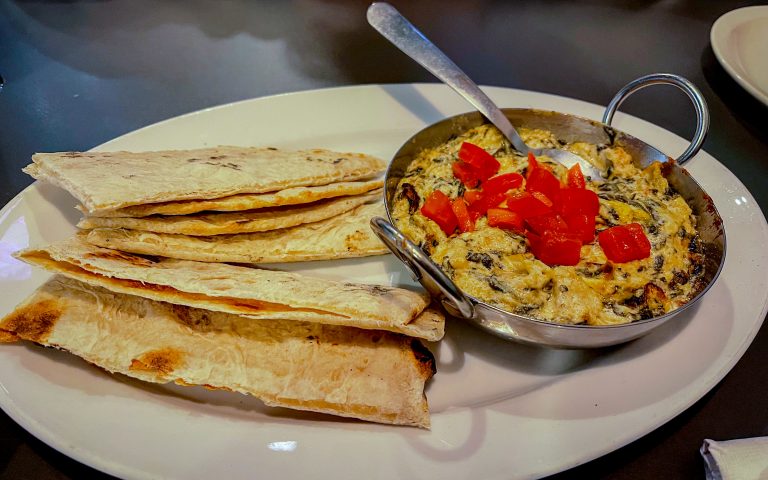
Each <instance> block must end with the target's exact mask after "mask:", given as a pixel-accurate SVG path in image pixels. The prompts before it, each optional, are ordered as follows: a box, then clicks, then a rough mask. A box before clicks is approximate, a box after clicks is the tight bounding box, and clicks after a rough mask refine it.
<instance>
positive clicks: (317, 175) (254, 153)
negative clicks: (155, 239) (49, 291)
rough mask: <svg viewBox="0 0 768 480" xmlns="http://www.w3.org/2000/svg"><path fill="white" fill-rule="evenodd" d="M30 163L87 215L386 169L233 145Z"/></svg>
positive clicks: (42, 156) (343, 157)
mask: <svg viewBox="0 0 768 480" xmlns="http://www.w3.org/2000/svg"><path fill="white" fill-rule="evenodd" d="M32 162H33V164H32V165H28V166H27V167H25V168H24V171H25V172H26V173H28V174H30V175H32V176H33V177H35V178H36V179H38V180H43V181H47V182H50V183H53V184H54V185H57V186H60V187H62V188H64V189H66V190H67V191H68V192H69V193H70V194H72V195H73V196H74V197H75V198H77V199H78V200H79V201H80V203H81V204H83V206H85V208H86V210H87V211H88V212H89V213H96V212H99V211H103V210H114V209H116V208H123V207H127V206H130V205H141V204H146V203H157V202H169V201H176V200H189V199H209V198H221V197H225V196H229V195H236V194H239V193H263V192H275V191H278V190H283V189H286V188H291V187H302V186H311V185H327V184H329V183H334V182H342V181H352V180H360V179H363V178H371V177H373V176H375V175H378V174H380V173H381V172H382V171H383V170H384V168H385V166H386V164H385V163H384V162H383V161H382V160H380V159H378V158H375V157H372V156H370V155H364V154H360V153H341V152H333V151H330V150H323V149H314V150H282V149H277V148H274V147H266V148H258V147H228V146H221V147H215V148H202V149H196V150H166V151H157V152H59V153H38V154H35V155H33V156H32Z"/></svg>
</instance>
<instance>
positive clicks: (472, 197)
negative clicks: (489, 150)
mask: <svg viewBox="0 0 768 480" xmlns="http://www.w3.org/2000/svg"><path fill="white" fill-rule="evenodd" d="M481 198H483V192H481V191H480V190H466V191H465V192H464V200H466V201H467V204H468V205H472V204H473V203H475V202H477V201H478V200H480V199H481Z"/></svg>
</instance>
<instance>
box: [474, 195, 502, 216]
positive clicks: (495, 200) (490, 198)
mask: <svg viewBox="0 0 768 480" xmlns="http://www.w3.org/2000/svg"><path fill="white" fill-rule="evenodd" d="M505 199H506V194H505V193H504V192H501V193H485V192H483V193H482V195H481V197H480V199H479V200H477V201H475V202H472V204H471V205H470V210H472V211H475V212H478V213H480V215H485V213H486V212H487V211H488V209H489V208H493V207H497V206H499V204H500V203H501V202H503V201H504V200H505Z"/></svg>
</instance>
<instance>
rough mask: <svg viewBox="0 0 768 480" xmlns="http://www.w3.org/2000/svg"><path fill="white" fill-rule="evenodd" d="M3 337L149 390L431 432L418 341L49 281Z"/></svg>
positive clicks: (426, 368) (425, 360)
mask: <svg viewBox="0 0 768 480" xmlns="http://www.w3.org/2000/svg"><path fill="white" fill-rule="evenodd" d="M0 332H2V335H0V338H2V339H3V340H5V341H16V340H28V341H32V342H35V343H38V344H41V345H45V346H49V347H55V348H58V349H61V350H66V351H69V352H71V353H73V354H75V355H77V356H79V357H82V358H83V359H85V360H86V361H88V362H90V363H92V364H95V365H97V366H99V367H101V368H103V369H105V370H107V371H109V372H112V373H121V374H124V375H127V376H129V377H133V378H138V379H140V380H144V381H147V382H154V383H168V382H175V383H177V384H180V385H187V386H192V385H204V386H206V387H207V388H213V389H222V390H230V391H235V392H240V393H244V394H250V395H254V396H256V397H258V398H260V399H261V400H262V401H263V402H264V403H265V404H267V405H270V406H280V407H287V408H292V409H298V410H308V411H313V412H322V413H329V414H333V415H340V416H344V417H351V418H358V419H362V420H368V421H372V422H381V423H391V424H399V425H413V426H418V427H422V428H429V424H430V422H429V409H428V405H427V399H426V396H425V395H424V385H425V382H426V381H427V379H429V378H430V377H431V376H432V375H433V374H434V371H435V364H434V357H433V356H432V355H431V353H430V352H429V351H428V350H427V349H425V348H424V346H423V345H421V343H420V342H419V341H418V340H414V339H410V338H408V337H404V336H401V335H397V334H392V333H387V332H378V331H373V330H360V329H355V328H347V327H336V326H329V325H321V324H316V323H303V322H275V321H267V320H263V321H262V320H253V319H246V318H243V317H240V316H237V315H231V314H226V313H219V312H210V311H206V310H200V309H195V308H189V307H185V306H179V305H172V304H169V303H163V302H156V301H152V300H148V299H145V298H141V297H135V296H131V295H124V294H120V293H115V292H111V291H108V290H105V289H102V288H99V287H95V286H91V285H87V284H84V283H80V282H78V281H75V280H70V279H66V278H64V277H61V276H55V277H53V278H52V279H51V280H49V281H48V282H47V283H46V284H44V285H43V286H42V287H40V289H38V290H37V291H36V292H35V293H34V294H33V295H32V296H31V297H29V298H28V299H27V300H26V301H25V302H24V303H22V304H21V305H19V306H18V307H17V308H16V310H14V311H13V312H11V313H10V314H9V315H7V316H5V317H4V318H2V319H0Z"/></svg>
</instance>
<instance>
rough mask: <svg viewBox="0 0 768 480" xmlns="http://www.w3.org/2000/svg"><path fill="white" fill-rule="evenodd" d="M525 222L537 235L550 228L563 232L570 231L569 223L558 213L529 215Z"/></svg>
mask: <svg viewBox="0 0 768 480" xmlns="http://www.w3.org/2000/svg"><path fill="white" fill-rule="evenodd" d="M525 223H526V224H527V225H528V228H530V229H531V230H533V232H534V233H535V234H537V235H543V234H544V232H546V231H548V230H552V231H555V232H563V233H567V232H568V231H569V230H568V224H567V223H566V222H565V220H563V219H562V217H560V215H558V214H556V213H547V214H545V215H538V216H536V217H528V218H526V219H525Z"/></svg>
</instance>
